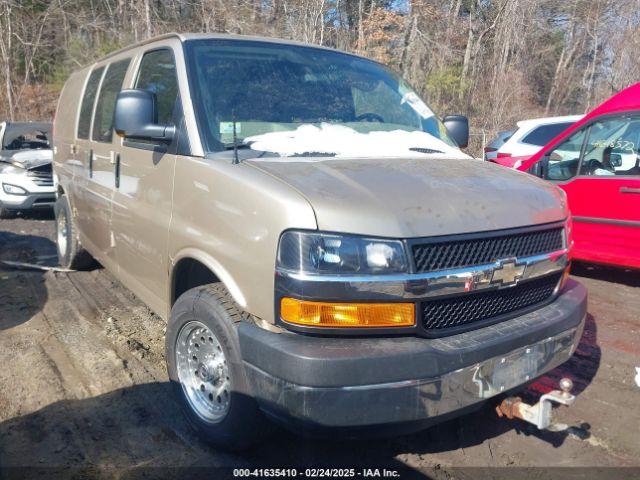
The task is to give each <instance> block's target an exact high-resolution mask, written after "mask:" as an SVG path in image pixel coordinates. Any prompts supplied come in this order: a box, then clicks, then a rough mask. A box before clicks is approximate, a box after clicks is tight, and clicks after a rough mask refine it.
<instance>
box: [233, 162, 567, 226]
mask: <svg viewBox="0 0 640 480" xmlns="http://www.w3.org/2000/svg"><path fill="white" fill-rule="evenodd" d="M243 163H245V164H248V165H251V166H252V167H254V168H257V169H260V170H262V171H263V172H265V173H267V174H270V175H272V176H274V177H277V178H279V179H280V180H281V181H283V182H286V183H287V184H288V185H290V186H291V187H292V188H294V189H296V190H297V191H298V192H299V193H300V194H302V195H303V196H304V197H305V198H306V199H307V200H308V201H309V203H310V204H311V206H312V207H313V209H314V211H315V215H316V221H317V224H318V228H319V229H320V230H326V231H335V232H344V233H356V234H364V235H376V236H384V237H398V238H411V237H423V236H434V235H451V234H458V233H471V232H480V231H487V230H498V229H505V228H515V227H522V226H529V225H536V224H543V223H549V222H555V221H560V220H563V219H565V218H566V216H567V214H568V212H567V209H566V202H565V199H564V196H563V195H562V193H561V192H560V190H559V189H558V188H557V187H555V186H554V185H552V184H550V183H548V182H545V181H543V180H540V179H538V178H536V177H534V176H532V175H529V174H526V173H522V172H518V171H514V170H509V169H506V168H504V167H500V166H498V165H492V164H490V163H489V162H483V161H479V160H464V159H442V158H440V159H429V158H425V159H416V158H408V159H398V158H384V159H370V158H366V159H339V160H338V159H329V158H304V159H301V158H261V159H254V160H245V161H244V162H243Z"/></svg>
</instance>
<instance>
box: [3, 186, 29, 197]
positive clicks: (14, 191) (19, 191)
mask: <svg viewBox="0 0 640 480" xmlns="http://www.w3.org/2000/svg"><path fill="white" fill-rule="evenodd" d="M2 189H3V190H4V192H5V193H8V194H10V195H26V194H27V191H26V190H25V189H24V188H22V187H18V186H17V185H11V184H10V183H3V184H2Z"/></svg>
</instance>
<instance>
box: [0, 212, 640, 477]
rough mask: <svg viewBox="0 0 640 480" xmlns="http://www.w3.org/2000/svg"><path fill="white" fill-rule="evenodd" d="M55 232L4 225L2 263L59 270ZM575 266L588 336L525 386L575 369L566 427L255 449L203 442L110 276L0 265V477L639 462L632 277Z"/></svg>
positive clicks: (40, 224)
mask: <svg viewBox="0 0 640 480" xmlns="http://www.w3.org/2000/svg"><path fill="white" fill-rule="evenodd" d="M53 231H54V225H53V222H52V217H51V216H50V215H49V214H41V215H37V216H28V217H20V218H17V219H15V220H0V260H13V261H23V262H33V263H38V264H42V265H50V266H53V265H55V262H56V258H55V246H54V244H53V242H52V239H53ZM574 274H575V276H576V278H578V279H579V280H580V281H582V282H584V283H585V284H586V285H587V286H588V288H589V293H590V305H589V317H588V320H587V326H586V331H585V335H584V337H583V339H582V342H581V345H580V347H579V348H578V351H577V353H576V355H575V356H574V357H573V359H572V360H571V361H569V362H568V363H567V364H565V365H563V366H562V367H560V368H558V369H556V370H555V371H553V372H551V373H550V374H549V375H547V376H545V377H544V378H543V379H541V380H540V381H539V382H537V383H535V384H533V385H532V386H531V387H529V392H528V393H529V394H530V395H533V394H535V392H539V391H542V390H545V389H548V388H549V387H550V386H554V387H555V385H556V383H555V382H557V380H558V379H559V378H560V377H562V376H569V377H570V378H572V379H573V380H574V382H575V384H576V392H577V393H578V394H579V395H578V399H577V401H576V404H575V405H574V406H573V407H571V408H568V409H567V408H561V409H557V410H556V414H557V416H558V419H559V420H560V421H562V422H565V423H567V424H570V425H573V426H575V427H576V428H575V429H573V430H572V432H573V433H569V434H568V433H566V432H565V433H544V434H541V433H539V432H536V431H534V430H533V429H530V428H528V427H527V426H526V425H524V424H522V423H517V422H513V421H508V420H504V419H498V418H497V417H496V414H495V412H494V411H493V407H494V404H488V405H487V406H486V408H484V409H483V410H481V411H480V412H477V413H475V414H472V415H468V416H465V417H461V418H459V419H456V420H452V421H450V422H447V423H445V424H442V425H439V426H437V427H434V428H432V429H430V430H427V431H424V432H422V433H419V434H414V435H410V436H405V437H400V438H394V439H379V440H367V441H359V442H354V441H351V442H349V441H338V440H335V439H331V440H327V439H325V440H309V439H302V438H300V437H297V436H295V435H292V434H289V433H286V432H278V433H277V434H276V435H275V437H274V438H273V439H272V440H269V441H268V442H267V443H266V444H263V445H261V446H260V447H256V448H254V449H253V450H251V451H248V452H245V453H243V454H226V453H221V452H218V451H215V450H213V449H212V448H211V447H209V446H207V445H206V444H204V443H202V442H201V441H200V440H198V439H197V438H196V437H195V436H194V435H193V434H192V432H191V431H190V429H189V427H188V426H187V425H186V423H185V422H184V421H183V419H182V417H181V414H180V412H179V411H178V410H177V406H176V404H175V403H174V401H173V397H172V394H171V392H170V389H169V386H168V383H167V377H166V373H165V367H164V359H163V349H164V340H163V330H164V323H163V322H162V320H160V319H159V318H158V317H156V316H154V315H153V314H152V313H151V312H150V311H149V310H148V309H147V308H146V307H145V306H144V305H142V303H141V302H140V301H139V300H137V299H136V298H135V297H134V296H133V295H132V294H131V293H130V292H129V291H127V290H126V289H125V288H124V287H122V286H121V285H120V284H119V283H118V282H117V281H116V280H115V279H114V278H113V277H112V276H111V275H110V274H109V273H108V272H106V271H105V270H104V269H101V268H98V269H95V270H93V271H89V272H73V273H62V272H53V271H46V272H44V271H35V270H18V269H15V268H11V267H7V266H6V265H5V266H1V265H0V364H2V365H3V367H4V368H2V369H0V478H2V477H3V469H5V470H4V473H5V474H6V473H14V474H16V473H17V472H20V471H19V470H11V469H9V470H6V469H7V468H10V467H19V466H30V467H38V468H48V467H55V468H70V469H69V470H65V472H67V474H68V475H69V476H76V475H77V474H78V472H81V471H82V472H84V474H87V475H91V476H93V475H94V474H97V475H103V476H118V477H120V478H131V477H137V476H139V475H138V474H141V473H144V474H145V475H149V474H150V473H149V472H150V470H148V468H149V467H162V468H161V469H158V470H152V472H155V473H156V474H160V473H161V472H164V473H166V472H172V470H169V469H168V468H169V467H176V466H178V467H194V466H202V467H211V466H226V467H266V466H272V467H285V466H299V467H309V466H329V465H354V466H355V465H359V466H365V467H371V466H381V465H383V466H387V467H391V468H403V467H407V468H409V469H413V470H414V471H415V472H418V471H419V472H421V473H422V474H423V475H425V476H429V477H436V478H467V477H468V478H471V477H474V478H477V476H474V475H475V473H474V474H472V473H471V472H472V471H470V470H464V469H463V470H460V469H459V468H455V467H499V466H509V467H548V466H580V467H607V466H635V467H640V401H639V400H640V386H638V385H636V383H635V381H634V377H635V376H636V370H635V367H640V313H639V312H640V274H639V273H637V272H635V273H634V272H624V271H620V270H611V269H604V268H599V267H588V266H584V265H578V266H577V267H576V268H575V269H574ZM581 437H582V438H581ZM78 469H84V470H78ZM501 471H502V472H505V471H506V472H508V471H509V470H507V469H502V470H501ZM526 471H527V472H530V473H531V476H534V477H535V478H541V476H540V472H541V471H540V470H536V469H535V468H534V469H531V470H526ZM596 471H597V470H592V469H588V470H586V472H587V473H588V472H596ZM58 472H59V473H60V472H62V470H59V471H58ZM628 472H629V471H628ZM636 472H637V473H639V474H640V470H636ZM143 476H144V475H143ZM152 476H153V475H152ZM210 478H219V476H215V475H214V476H210ZM542 478H546V477H542Z"/></svg>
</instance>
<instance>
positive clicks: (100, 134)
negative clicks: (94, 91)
mask: <svg viewBox="0 0 640 480" xmlns="http://www.w3.org/2000/svg"><path fill="white" fill-rule="evenodd" d="M130 61H131V59H129V58H127V59H126V60H120V61H119V62H114V63H112V64H111V65H109V67H108V68H107V73H105V75H104V80H103V81H102V87H100V95H99V97H98V103H97V105H96V113H95V116H94V118H93V134H92V137H93V139H94V140H96V141H98V142H107V143H109V142H111V138H112V137H113V113H114V111H115V107H116V97H117V96H118V93H120V90H122V82H123V81H124V76H125V75H126V73H127V68H129V63H130Z"/></svg>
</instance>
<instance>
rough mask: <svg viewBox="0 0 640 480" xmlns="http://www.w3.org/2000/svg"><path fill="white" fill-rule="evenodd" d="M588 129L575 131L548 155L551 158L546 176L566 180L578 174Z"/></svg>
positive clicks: (551, 178)
mask: <svg viewBox="0 0 640 480" xmlns="http://www.w3.org/2000/svg"><path fill="white" fill-rule="evenodd" d="M586 131H587V130H586V129H582V130H579V131H577V132H575V133H574V134H573V135H571V136H570V137H569V138H568V139H567V140H565V141H564V142H562V143H561V144H560V145H558V146H557V147H556V148H554V149H553V150H551V152H549V153H548V154H547V155H546V156H547V157H548V159H549V164H548V166H547V169H546V173H545V175H544V178H546V179H547V180H556V181H564V180H569V179H571V178H573V177H575V176H576V175H577V173H578V165H579V164H580V153H581V152H582V144H583V143H584V139H585V133H586Z"/></svg>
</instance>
